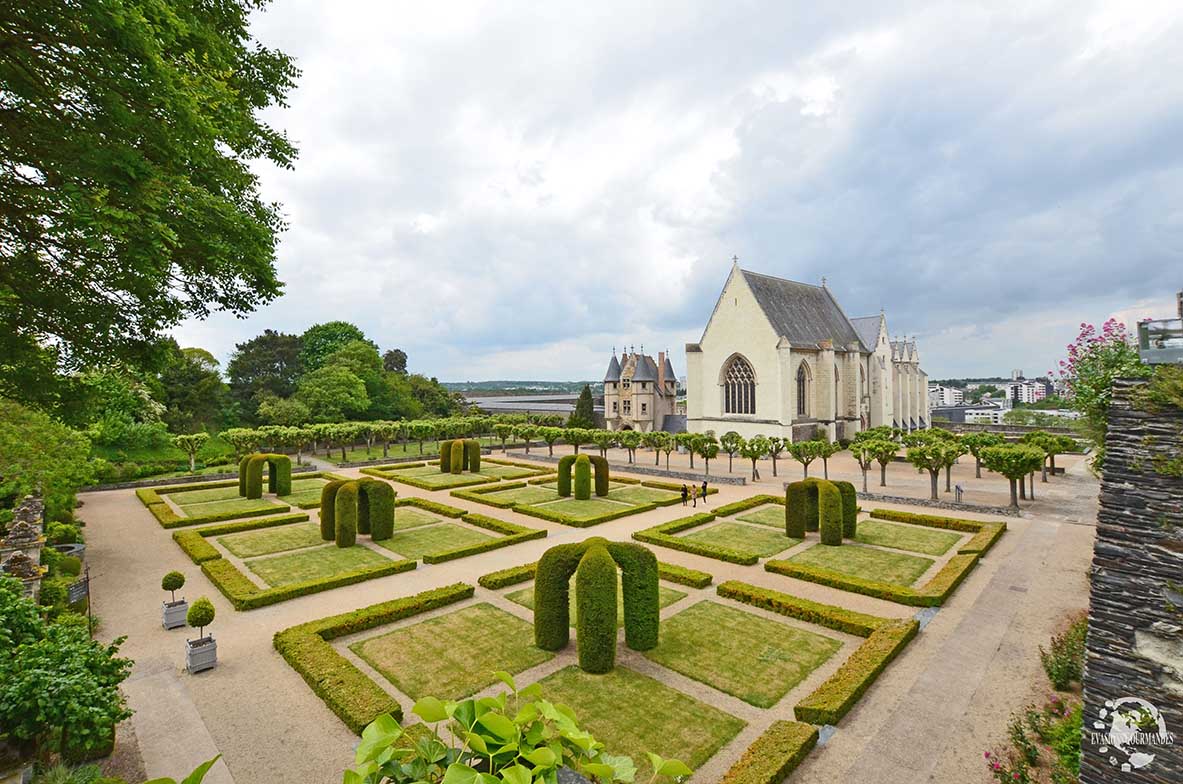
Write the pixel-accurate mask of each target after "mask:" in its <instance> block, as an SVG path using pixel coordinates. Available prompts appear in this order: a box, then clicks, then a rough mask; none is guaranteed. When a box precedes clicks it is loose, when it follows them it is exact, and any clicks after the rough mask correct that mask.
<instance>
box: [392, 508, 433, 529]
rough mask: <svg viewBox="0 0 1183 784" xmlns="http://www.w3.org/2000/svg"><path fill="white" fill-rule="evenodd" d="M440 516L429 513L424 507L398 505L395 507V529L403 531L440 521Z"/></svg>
mask: <svg viewBox="0 0 1183 784" xmlns="http://www.w3.org/2000/svg"><path fill="white" fill-rule="evenodd" d="M439 521H440V518H438V517H436V516H435V515H433V514H428V513H427V512H424V511H423V510H422V509H415V508H414V507H411V506H397V507H395V509H394V530H396V531H403V530H405V529H407V528H418V527H419V526H421V525H431V524H432V523H438V522H439Z"/></svg>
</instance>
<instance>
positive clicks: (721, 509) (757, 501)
mask: <svg viewBox="0 0 1183 784" xmlns="http://www.w3.org/2000/svg"><path fill="white" fill-rule="evenodd" d="M679 490H681V488H679ZM785 492H786V494H787V493H788V491H787V490H786V491H785ZM708 494H709V491H708ZM765 504H780V505H781V506H784V505H785V499H783V498H778V497H777V496H775V495H763V494H762V495H754V496H752V497H751V498H744V499H743V500H741V501H732V502H731V503H729V504H723V505H722V506H718V507H715V516H716V517H731V516H732V515H737V514H739V513H740V512H746V511H748V510H749V509H755V508H756V507H757V506H764V505H765ZM795 538H797V539H800V538H801V537H795Z"/></svg>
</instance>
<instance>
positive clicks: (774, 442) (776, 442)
mask: <svg viewBox="0 0 1183 784" xmlns="http://www.w3.org/2000/svg"><path fill="white" fill-rule="evenodd" d="M792 445H793V442H792V440H791V439H788V438H782V437H781V436H769V437H768V456H769V457H770V458H772V475H773V476H776V461H777V460H778V459H779V458H780V456H781V453H782V452H784V451H785V450H786V449H787V450H789V453H790V454H791V453H792ZM806 476H808V472H807V473H806Z"/></svg>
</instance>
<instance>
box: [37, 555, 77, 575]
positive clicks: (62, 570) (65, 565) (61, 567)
mask: <svg viewBox="0 0 1183 784" xmlns="http://www.w3.org/2000/svg"><path fill="white" fill-rule="evenodd" d="M43 552H44V551H43ZM55 571H56V572H57V573H58V574H62V575H65V576H67V577H77V576H78V575H80V574H82V560H81V559H79V558H76V557H74V556H72V555H63V556H62V557H61V558H59V559H58V562H57V566H56V567H55Z"/></svg>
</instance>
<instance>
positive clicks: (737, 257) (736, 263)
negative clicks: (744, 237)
mask: <svg viewBox="0 0 1183 784" xmlns="http://www.w3.org/2000/svg"><path fill="white" fill-rule="evenodd" d="M731 263H732V264H734V265H735V266H737V267H738V266H739V256H732V257H731Z"/></svg>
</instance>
